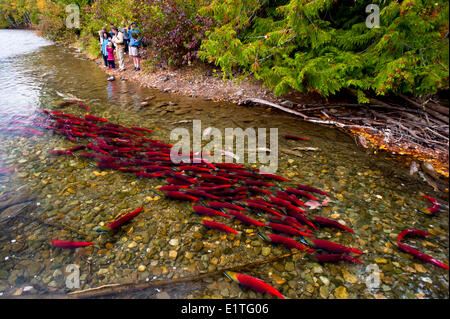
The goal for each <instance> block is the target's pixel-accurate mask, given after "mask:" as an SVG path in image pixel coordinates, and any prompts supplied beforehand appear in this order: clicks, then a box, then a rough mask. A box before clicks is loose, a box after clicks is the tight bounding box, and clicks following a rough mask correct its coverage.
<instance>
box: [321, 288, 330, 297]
mask: <svg viewBox="0 0 450 319" xmlns="http://www.w3.org/2000/svg"><path fill="white" fill-rule="evenodd" d="M319 293H320V297H322V298H324V299H326V298H328V295H329V293H328V287H327V286H320V288H319Z"/></svg>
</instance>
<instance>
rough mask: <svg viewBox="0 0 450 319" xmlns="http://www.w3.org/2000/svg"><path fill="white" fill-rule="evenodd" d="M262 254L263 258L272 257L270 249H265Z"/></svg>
mask: <svg viewBox="0 0 450 319" xmlns="http://www.w3.org/2000/svg"><path fill="white" fill-rule="evenodd" d="M261 254H262V255H263V256H269V255H270V247H263V248H262V250H261Z"/></svg>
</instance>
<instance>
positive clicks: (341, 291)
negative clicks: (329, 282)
mask: <svg viewBox="0 0 450 319" xmlns="http://www.w3.org/2000/svg"><path fill="white" fill-rule="evenodd" d="M334 296H335V297H336V298H337V299H348V293H347V288H345V287H344V286H339V287H337V288H336V290H335V291H334Z"/></svg>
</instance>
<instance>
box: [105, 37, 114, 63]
mask: <svg viewBox="0 0 450 319" xmlns="http://www.w3.org/2000/svg"><path fill="white" fill-rule="evenodd" d="M106 52H108V66H109V68H110V69H113V70H114V69H115V68H116V63H115V62H114V48H113V43H112V42H111V41H109V42H108V45H107V46H106Z"/></svg>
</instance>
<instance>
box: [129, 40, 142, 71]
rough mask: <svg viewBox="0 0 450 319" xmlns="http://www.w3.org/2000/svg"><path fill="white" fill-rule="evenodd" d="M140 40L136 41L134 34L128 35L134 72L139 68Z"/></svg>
mask: <svg viewBox="0 0 450 319" xmlns="http://www.w3.org/2000/svg"><path fill="white" fill-rule="evenodd" d="M140 44H141V40H138V39H137V34H136V33H131V35H130V56H131V57H132V58H133V63H134V70H135V71H138V70H140V68H139V45H140Z"/></svg>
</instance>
